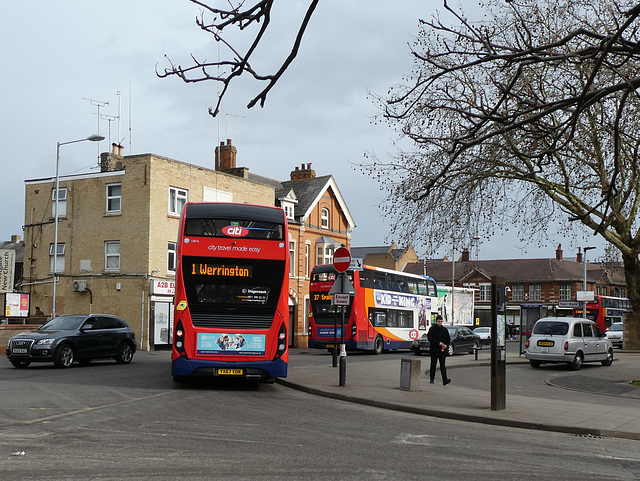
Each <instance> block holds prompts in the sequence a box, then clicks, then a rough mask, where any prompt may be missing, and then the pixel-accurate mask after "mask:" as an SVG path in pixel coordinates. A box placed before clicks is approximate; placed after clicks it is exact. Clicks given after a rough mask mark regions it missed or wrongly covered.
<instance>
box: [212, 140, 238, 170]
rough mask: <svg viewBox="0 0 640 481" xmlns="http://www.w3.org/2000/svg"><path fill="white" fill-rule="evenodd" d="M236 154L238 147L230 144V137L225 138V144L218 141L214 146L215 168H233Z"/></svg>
mask: <svg viewBox="0 0 640 481" xmlns="http://www.w3.org/2000/svg"><path fill="white" fill-rule="evenodd" d="M237 154H238V149H236V148H235V147H234V146H233V145H232V144H231V139H227V143H226V145H225V143H224V142H220V146H219V147H216V170H218V171H221V170H226V169H235V168H236V156H237Z"/></svg>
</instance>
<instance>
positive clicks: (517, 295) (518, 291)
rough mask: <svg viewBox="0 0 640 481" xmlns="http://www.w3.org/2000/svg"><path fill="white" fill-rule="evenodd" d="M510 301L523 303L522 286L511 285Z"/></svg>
mask: <svg viewBox="0 0 640 481" xmlns="http://www.w3.org/2000/svg"><path fill="white" fill-rule="evenodd" d="M511 300H512V301H514V302H516V301H524V284H513V285H512V286H511Z"/></svg>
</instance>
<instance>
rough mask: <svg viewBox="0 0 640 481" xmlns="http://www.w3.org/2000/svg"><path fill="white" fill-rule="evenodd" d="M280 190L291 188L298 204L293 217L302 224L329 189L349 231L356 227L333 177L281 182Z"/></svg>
mask: <svg viewBox="0 0 640 481" xmlns="http://www.w3.org/2000/svg"><path fill="white" fill-rule="evenodd" d="M282 188H291V189H293V190H294V192H295V194H296V197H297V198H298V204H297V205H296V208H295V216H296V218H298V219H300V221H301V222H304V220H305V219H307V217H309V215H310V214H311V211H312V210H313V209H314V207H315V206H316V205H317V204H318V202H320V199H321V198H322V196H323V195H324V194H325V192H327V191H328V190H329V189H331V191H332V192H333V194H334V195H335V196H336V200H337V201H338V204H339V205H340V209H341V210H342V212H343V213H344V216H345V218H346V220H347V224H348V225H349V227H350V229H351V230H353V228H354V227H355V226H356V224H355V222H354V220H353V217H352V216H351V212H349V208H348V207H347V203H346V202H345V201H344V198H343V197H342V194H341V193H340V189H338V185H337V184H336V181H335V180H334V178H333V176H331V175H324V176H322V177H314V178H312V179H300V180H290V181H287V182H282Z"/></svg>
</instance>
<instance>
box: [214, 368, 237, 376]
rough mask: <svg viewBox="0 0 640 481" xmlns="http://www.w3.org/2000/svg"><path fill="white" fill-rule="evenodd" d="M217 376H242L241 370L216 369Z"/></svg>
mask: <svg viewBox="0 0 640 481" xmlns="http://www.w3.org/2000/svg"><path fill="white" fill-rule="evenodd" d="M218 376H242V369H218Z"/></svg>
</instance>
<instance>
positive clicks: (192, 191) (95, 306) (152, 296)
mask: <svg viewBox="0 0 640 481" xmlns="http://www.w3.org/2000/svg"><path fill="white" fill-rule="evenodd" d="M236 153H237V149H236V148H235V147H234V146H233V145H232V144H231V141H230V140H229V141H227V143H226V144H224V143H223V144H221V145H220V146H219V147H218V148H216V160H215V167H216V168H215V170H212V169H207V168H204V167H199V166H195V165H192V164H187V163H184V162H180V161H176V160H173V159H168V158H166V157H161V156H158V155H155V154H141V155H128V156H123V155H122V148H121V147H119V146H115V145H114V147H113V150H112V152H110V153H103V154H102V155H101V165H100V172H96V173H87V174H79V175H69V176H62V177H60V192H59V197H58V205H59V216H58V217H59V219H60V221H59V224H58V249H57V258H56V270H57V274H58V279H59V280H58V284H57V288H56V291H57V293H56V301H55V302H56V306H55V311H56V314H64V313H78V312H79V313H83V312H105V313H112V314H116V315H119V316H121V317H123V318H124V319H126V320H127V321H128V322H129V324H130V325H131V327H132V328H133V329H134V330H135V331H136V334H137V336H138V341H139V343H140V345H139V347H140V348H142V349H150V348H159V347H161V346H168V345H169V343H170V332H171V327H172V318H173V287H174V279H175V263H176V241H177V232H178V222H179V215H180V211H181V209H182V205H184V203H185V202H187V201H192V202H199V201H224V202H240V203H242V202H247V203H252V204H261V205H281V206H282V207H283V209H285V211H287V215H288V217H290V223H291V227H290V234H291V239H292V242H293V243H292V245H290V251H291V255H292V256H293V257H295V260H296V263H295V270H294V271H292V272H291V277H292V279H291V289H290V302H289V303H290V306H291V313H292V320H291V322H292V325H291V335H290V339H291V341H292V342H295V343H296V345H301V346H306V316H305V312H306V309H305V302H306V303H308V272H309V271H310V269H311V267H312V265H311V263H312V262H315V261H316V258H314V257H313V254H311V252H319V251H318V249H319V248H320V247H322V249H323V253H325V252H326V254H327V256H328V257H326V258H325V257H323V259H322V260H323V262H324V261H325V260H327V258H330V257H331V254H332V250H331V249H332V248H333V247H334V245H338V244H340V243H348V241H349V239H350V233H351V230H352V229H353V227H354V224H353V220H352V219H351V216H350V214H349V212H348V209H347V208H346V205H344V200H343V199H342V196H341V195H340V192H339V190H338V188H337V186H336V185H335V181H334V180H333V178H332V177H331V176H326V177H318V178H316V177H315V172H313V171H311V169H310V165H309V166H308V167H309V168H308V169H302V170H304V171H305V173H304V174H305V176H306V177H304V178H299V177H298V176H297V175H295V174H294V173H295V172H297V171H298V170H299V169H297V168H296V169H295V170H294V172H292V176H291V180H290V181H287V182H284V183H282V182H279V181H276V180H273V179H269V178H266V177H261V176H257V175H254V174H251V173H249V169H248V168H245V167H240V168H239V167H237V166H236ZM307 170H308V171H309V172H306V171H307ZM284 192H286V194H283V193H284ZM54 218H55V179H52V178H43V179H32V180H26V181H25V226H24V235H25V239H28V242H29V243H30V244H31V247H30V248H29V251H28V254H29V257H30V260H31V262H30V264H28V265H27V267H26V268H25V270H24V284H23V291H24V292H28V293H30V294H31V305H32V306H36V305H38V306H40V307H41V309H42V310H44V311H45V313H47V314H49V313H51V312H52V304H53V302H52V300H53V299H52V298H53V295H52V278H53V264H54V262H53V254H54V248H53V246H54ZM307 246H308V247H307ZM307 249H309V251H310V252H307ZM329 261H330V260H329Z"/></svg>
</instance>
